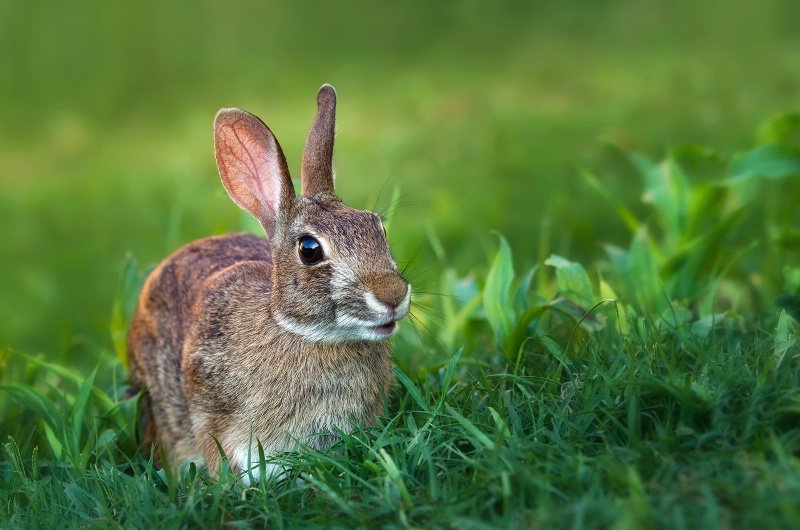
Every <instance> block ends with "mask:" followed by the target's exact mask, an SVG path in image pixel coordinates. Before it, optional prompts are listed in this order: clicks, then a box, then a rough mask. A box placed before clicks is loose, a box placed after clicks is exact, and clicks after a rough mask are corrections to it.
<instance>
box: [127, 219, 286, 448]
mask: <svg viewBox="0 0 800 530" xmlns="http://www.w3.org/2000/svg"><path fill="white" fill-rule="evenodd" d="M247 262H255V263H258V264H259V265H261V267H259V268H260V269H262V270H264V271H265V274H264V277H263V278H262V279H261V280H262V281H263V282H266V283H267V284H269V282H270V281H271V279H270V277H269V274H268V273H269V271H271V269H272V251H271V248H270V245H269V243H268V242H267V240H266V239H264V238H261V237H258V236H256V235H253V234H249V233H239V234H228V235H223V236H215V237H209V238H206V239H202V240H200V241H195V242H193V243H190V244H188V245H186V246H184V247H182V248H180V249H178V250H177V251H176V252H175V253H173V254H172V255H171V256H170V257H169V258H167V259H166V260H164V261H163V262H162V263H161V264H160V265H159V266H158V267H157V268H156V269H155V270H154V271H153V272H152V273H151V274H150V276H149V277H148V278H147V281H146V282H145V284H144V286H143V288H142V292H141V294H140V296H139V303H138V306H137V309H136V313H135V314H134V317H133V320H132V321H131V326H130V331H129V334H128V355H129V361H130V377H131V381H132V383H133V384H134V385H135V386H137V387H140V388H147V389H148V393H147V394H145V396H144V398H143V402H142V411H143V415H144V420H145V443H146V444H147V446H148V447H149V446H150V444H153V443H156V442H157V441H163V440H172V441H173V443H172V444H171V445H170V447H166V448H165V449H167V450H168V451H177V453H178V454H184V455H187V456H188V455H189V454H192V453H196V449H195V446H194V442H193V440H192V437H191V430H192V428H191V423H190V419H189V417H188V416H187V414H186V410H187V400H186V394H185V387H186V378H185V373H184V367H183V353H184V348H185V341H186V339H187V334H188V333H191V330H192V329H193V328H194V325H195V323H196V321H197V316H198V315H197V307H198V305H199V302H200V300H201V298H202V297H203V295H204V291H205V285H206V284H207V283H208V282H209V281H213V279H214V277H216V276H218V275H219V274H221V273H224V272H225V271H227V270H230V269H231V268H234V267H235V266H236V265H240V264H244V263H247ZM157 456H158V454H157V453H156V457H157Z"/></svg>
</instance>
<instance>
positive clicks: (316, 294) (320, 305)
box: [214, 85, 411, 342]
mask: <svg viewBox="0 0 800 530" xmlns="http://www.w3.org/2000/svg"><path fill="white" fill-rule="evenodd" d="M317 106H318V112H317V117H316V119H315V120H314V123H313V125H312V126H311V131H310V132H309V135H308V140H307V141H306V145H305V149H304V151H303V163H302V174H301V187H302V189H301V193H300V195H299V196H297V195H295V192H294V188H293V186H292V181H291V178H290V176H289V170H288V168H287V166H286V159H285V158H284V156H283V152H282V151H281V147H280V145H279V144H278V141H277V140H276V139H275V136H274V135H273V134H272V132H271V131H270V130H269V128H268V127H267V126H266V125H265V124H264V123H263V122H262V121H261V120H259V119H258V118H257V117H255V116H253V115H251V114H249V113H247V112H244V111H242V110H239V109H222V110H220V111H219V113H218V114H217V117H216V119H215V120H214V144H215V150H216V157H217V166H218V167H219V172H220V176H221V177H222V183H223V185H224V186H225V189H226V190H227V191H228V194H229V195H230V197H231V199H233V201H234V202H235V203H236V204H238V205H239V206H240V207H241V208H242V209H244V210H245V211H247V212H249V213H250V214H252V215H253V216H255V217H256V219H258V220H259V221H260V223H261V225H262V226H263V227H264V230H265V232H266V234H267V238H268V239H269V241H270V244H271V247H272V260H273V264H274V269H273V276H272V280H273V291H272V293H271V294H270V304H271V308H272V311H273V314H274V316H275V320H276V321H277V324H278V325H280V326H281V327H282V328H283V329H285V330H287V331H289V332H292V333H294V334H296V335H299V336H301V337H303V338H304V339H306V340H309V341H314V342H346V341H354V340H369V341H380V340H386V339H388V338H389V337H390V336H391V335H392V334H394V332H395V331H396V329H397V321H398V320H400V319H402V318H404V317H405V316H406V315H407V314H408V310H409V304H410V293H411V287H410V286H409V284H408V282H406V280H405V279H403V277H402V276H401V275H400V273H399V272H398V270H397V264H396V263H395V261H394V259H393V258H392V255H391V252H390V251H389V245H388V244H387V242H386V232H385V230H384V228H383V224H382V223H381V219H380V217H379V216H378V215H377V214H375V213H373V212H368V211H361V210H355V209H353V208H349V207H348V206H346V205H345V204H344V203H343V202H342V201H341V200H340V199H339V198H338V197H337V196H336V194H335V192H334V176H333V137H334V128H335V113H336V92H335V91H334V89H333V87H331V86H330V85H323V86H322V88H320V90H319V93H318V94H317Z"/></svg>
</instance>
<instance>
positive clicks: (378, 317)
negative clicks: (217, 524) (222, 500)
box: [128, 85, 411, 480]
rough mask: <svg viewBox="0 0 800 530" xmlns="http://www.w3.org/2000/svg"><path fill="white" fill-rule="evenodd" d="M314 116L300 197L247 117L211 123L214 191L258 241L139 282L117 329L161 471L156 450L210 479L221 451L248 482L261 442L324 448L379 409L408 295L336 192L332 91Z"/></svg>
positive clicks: (220, 239)
mask: <svg viewBox="0 0 800 530" xmlns="http://www.w3.org/2000/svg"><path fill="white" fill-rule="evenodd" d="M317 108H318V111H317V116H316V118H315V120H314V122H313V125H312V126H311V130H310V132H309V134H308V139H307V141H306V144H305V148H304V151H303V160H302V166H301V192H300V195H295V191H294V188H293V186H292V181H291V178H290V176H289V171H288V169H287V165H286V159H285V158H284V155H283V152H282V151H281V147H280V145H279V144H278V141H277V140H276V138H275V136H274V135H273V134H272V132H271V131H270V130H269V128H268V127H267V126H266V125H265V124H264V123H263V122H262V121H261V120H260V119H259V118H257V117H256V116H254V115H252V114H249V113H247V112H245V111H242V110H239V109H235V108H231V109H222V110H220V111H219V113H218V114H217V116H216V118H215V120H214V147H215V154H216V161H217V167H218V169H219V173H220V176H221V178H222V184H223V185H224V187H225V189H226V190H227V192H228V195H229V196H230V198H231V199H232V200H233V202H235V203H236V204H237V205H238V206H239V207H241V208H242V209H243V210H245V211H247V212H249V213H250V214H251V215H253V216H254V217H255V218H256V219H257V220H258V221H259V222H260V224H261V226H262V227H263V229H264V232H265V233H266V239H264V238H263V237H258V236H256V235H253V234H247V233H238V234H229V235H222V236H215V237H209V238H206V239H202V240H200V241H196V242H193V243H190V244H188V245H186V246H184V247H182V248H180V249H179V250H177V251H176V252H175V253H173V254H172V255H171V256H169V257H168V258H167V259H166V260H165V261H163V262H162V263H161V264H160V265H159V266H158V267H157V268H155V269H154V270H153V272H152V273H151V274H150V275H149V277H148V278H147V280H146V281H145V283H144V286H143V288H142V291H141V293H140V296H139V299H138V305H137V307H136V310H135V313H134V316H133V318H132V321H131V325H130V331H129V335H128V351H129V359H130V363H129V364H130V379H131V382H132V385H133V386H134V388H139V389H145V390H146V392H145V393H144V395H143V398H142V405H141V407H142V415H143V423H144V438H145V440H144V441H145V449H147V450H151V449H153V450H154V451H153V455H154V459H155V460H156V462H157V464H161V463H162V462H161V460H160V458H159V457H160V455H161V454H164V455H167V456H168V457H169V458H171V459H174V460H175V461H178V462H181V461H184V460H195V461H202V462H205V464H206V465H208V467H209V469H212V472H213V469H216V467H214V466H216V465H219V464H220V461H219V459H220V452H219V448H218V447H217V443H219V446H220V447H221V449H222V450H223V451H224V453H225V455H227V457H228V460H229V462H230V465H231V468H232V469H233V470H234V471H236V472H238V473H240V474H244V472H247V471H249V472H250V473H253V474H255V475H251V474H250V473H248V476H254V478H255V479H256V480H260V479H261V478H263V477H259V476H258V475H257V471H258V467H257V466H256V465H257V464H258V461H257V455H258V454H259V452H258V445H257V444H258V443H260V444H261V446H262V447H263V450H264V453H265V454H266V455H274V454H276V453H280V452H284V451H290V450H292V449H295V448H296V447H297V443H298V442H299V443H302V444H305V445H307V446H310V447H311V448H316V449H323V448H326V447H329V446H330V445H332V444H333V443H334V442H335V441H336V440H337V431H342V432H352V430H353V428H354V426H355V425H358V424H361V425H371V424H374V423H375V419H376V416H379V415H381V414H382V412H383V410H384V399H385V396H386V394H387V393H388V392H389V390H390V387H391V383H392V363H391V355H390V344H389V339H390V338H391V337H392V336H393V335H394V334H395V332H396V331H397V329H398V323H399V321H400V320H402V319H403V318H405V317H406V316H407V315H408V313H409V306H410V303H411V286H410V284H409V283H408V281H406V280H405V279H404V278H403V276H402V275H401V273H400V272H399V271H398V268H397V263H396V262H395V260H394V259H393V257H392V254H391V252H390V249H389V245H388V243H387V241H386V231H385V229H384V227H383V224H382V221H381V218H380V217H379V216H378V215H377V214H375V213H373V212H369V211H360V210H355V209H352V208H349V207H348V206H346V205H345V204H344V203H343V202H342V201H341V200H340V199H339V198H338V197H337V196H336V194H335V192H334V174H333V167H332V163H333V143H334V127H335V112H336V92H335V90H334V89H333V87H331V86H330V85H323V86H322V88H320V90H319V92H318V94H317ZM158 444H161V445H160V446H159V445H158ZM264 465H266V464H264ZM267 469H270V466H267ZM268 474H269V473H268Z"/></svg>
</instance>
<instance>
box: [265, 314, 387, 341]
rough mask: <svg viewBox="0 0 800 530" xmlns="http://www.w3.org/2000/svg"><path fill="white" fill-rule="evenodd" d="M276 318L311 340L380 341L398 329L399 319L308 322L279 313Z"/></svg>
mask: <svg viewBox="0 0 800 530" xmlns="http://www.w3.org/2000/svg"><path fill="white" fill-rule="evenodd" d="M276 320H277V322H278V324H279V325H280V326H281V328H283V329H284V330H286V331H288V332H289V333H292V334H294V335H299V336H300V337H302V338H303V339H304V340H307V341H309V342H326V343H342V342H354V341H368V342H380V341H385V340H389V339H390V338H391V337H392V335H394V334H395V333H396V332H397V329H398V321H397V320H391V321H389V322H385V323H382V324H374V323H370V322H364V321H358V322H337V323H328V322H324V323H318V324H306V323H304V322H298V321H296V320H294V319H292V318H290V317H288V316H286V315H278V316H277V319H276ZM354 320H355V319H354Z"/></svg>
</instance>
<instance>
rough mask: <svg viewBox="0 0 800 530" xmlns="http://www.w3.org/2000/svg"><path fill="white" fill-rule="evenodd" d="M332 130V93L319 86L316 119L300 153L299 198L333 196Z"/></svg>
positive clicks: (333, 102) (333, 116)
mask: <svg viewBox="0 0 800 530" xmlns="http://www.w3.org/2000/svg"><path fill="white" fill-rule="evenodd" d="M335 128H336V91H335V90H334V89H333V87H332V86H330V85H322V88H320V89H319V92H317V117H316V118H315V119H314V124H313V125H312V126H311V130H310V131H309V133H308V139H307V140H306V146H305V148H304V149H303V166H302V173H301V175H300V180H301V182H302V195H304V196H306V197H313V196H314V195H317V194H319V193H324V194H329V195H333V194H334V191H333V135H334V129H335Z"/></svg>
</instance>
